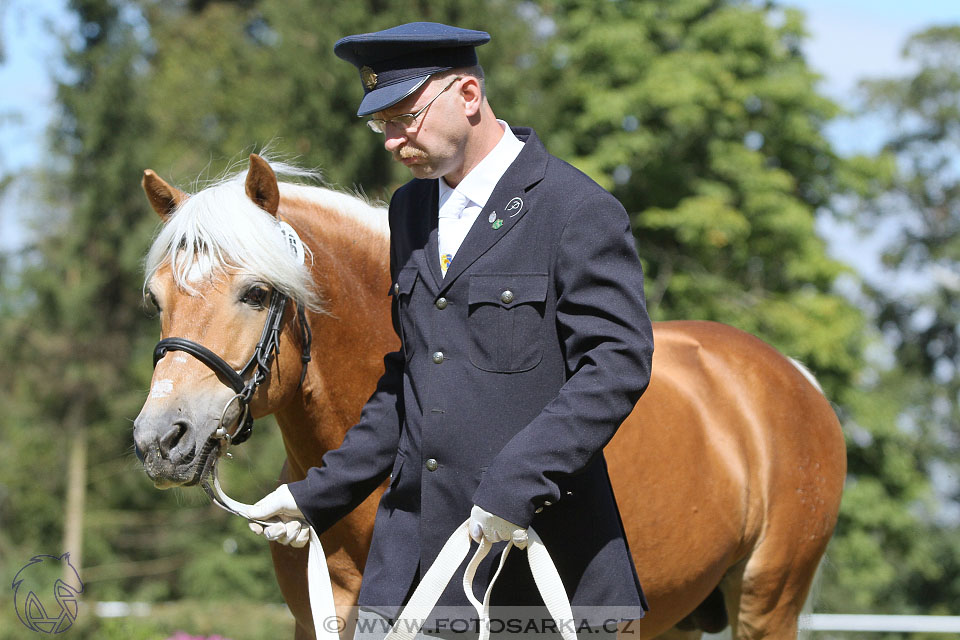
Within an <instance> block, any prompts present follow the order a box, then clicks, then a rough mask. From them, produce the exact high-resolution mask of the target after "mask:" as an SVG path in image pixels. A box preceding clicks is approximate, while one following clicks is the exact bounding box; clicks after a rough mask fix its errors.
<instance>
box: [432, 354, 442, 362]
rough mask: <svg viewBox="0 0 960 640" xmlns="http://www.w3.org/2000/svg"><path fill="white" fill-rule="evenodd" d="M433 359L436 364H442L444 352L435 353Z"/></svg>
mask: <svg viewBox="0 0 960 640" xmlns="http://www.w3.org/2000/svg"><path fill="white" fill-rule="evenodd" d="M431 357H432V358H433V361H434V362H435V363H437V364H440V363H441V362H443V351H435V352H434V354H433V356H431Z"/></svg>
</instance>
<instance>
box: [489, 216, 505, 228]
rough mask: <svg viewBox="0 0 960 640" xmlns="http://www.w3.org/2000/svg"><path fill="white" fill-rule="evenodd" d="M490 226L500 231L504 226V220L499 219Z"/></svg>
mask: <svg viewBox="0 0 960 640" xmlns="http://www.w3.org/2000/svg"><path fill="white" fill-rule="evenodd" d="M490 226H491V227H493V228H494V229H499V228H500V227H502V226H503V220H502V219H500V218H497V219H496V220H494V221H493V224H491V225H490Z"/></svg>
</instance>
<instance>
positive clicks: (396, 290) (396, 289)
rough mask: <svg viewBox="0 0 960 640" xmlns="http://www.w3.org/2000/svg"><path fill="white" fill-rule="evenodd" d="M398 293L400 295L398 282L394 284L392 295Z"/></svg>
mask: <svg viewBox="0 0 960 640" xmlns="http://www.w3.org/2000/svg"><path fill="white" fill-rule="evenodd" d="M398 293H400V283H399V282H397V283H396V284H394V285H393V295H397V294H398Z"/></svg>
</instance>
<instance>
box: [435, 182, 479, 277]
mask: <svg viewBox="0 0 960 640" xmlns="http://www.w3.org/2000/svg"><path fill="white" fill-rule="evenodd" d="M481 208H482V207H481V206H480V205H478V204H477V203H475V202H473V201H471V200H470V198H468V197H467V196H465V195H463V194H462V193H460V192H459V191H457V190H456V189H454V190H453V191H450V192H449V193H448V194H447V199H446V201H445V202H443V203H442V204H441V205H440V212H439V216H440V219H439V221H438V226H437V242H438V244H439V247H440V271H442V272H443V274H444V275H446V274H447V267H448V266H450V261H451V260H453V256H455V255H457V249H459V248H460V245H461V244H463V239H464V238H466V237H467V233H469V232H470V227H472V226H473V223H474V221H475V220H476V219H477V215H479V213H480V209H481Z"/></svg>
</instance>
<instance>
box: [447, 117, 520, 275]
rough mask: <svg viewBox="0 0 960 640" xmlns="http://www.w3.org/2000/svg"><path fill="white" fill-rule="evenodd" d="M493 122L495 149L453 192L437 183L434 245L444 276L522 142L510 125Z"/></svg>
mask: <svg viewBox="0 0 960 640" xmlns="http://www.w3.org/2000/svg"><path fill="white" fill-rule="evenodd" d="M497 122H498V123H499V124H500V126H501V127H502V128H503V137H501V138H500V141H499V142H498V143H497V146H495V147H494V148H493V149H492V150H491V151H490V153H488V154H487V155H486V156H484V158H483V160H481V161H480V162H479V164H477V166H475V167H474V168H473V169H472V170H471V171H470V173H468V174H467V175H466V176H464V178H463V180H461V181H460V184H458V185H457V187H456V188H455V189H454V188H452V187H451V186H450V185H448V184H447V181H446V180H444V179H443V178H440V180H439V182H440V190H439V192H438V193H439V201H438V204H439V216H440V219H439V221H438V227H437V242H438V246H439V249H440V270H441V271H442V272H443V274H444V275H446V273H447V266H448V265H449V264H450V262H451V261H452V260H453V257H454V256H455V255H457V251H458V250H459V249H460V245H461V244H463V239H464V238H466V237H467V233H469V231H470V227H472V226H473V223H474V222H475V221H476V220H477V216H479V215H480V211H481V210H482V209H483V207H484V206H486V204H487V200H488V199H489V198H490V194H492V193H493V189H494V187H496V186H497V183H498V182H500V178H502V177H503V174H504V173H506V171H507V168H508V167H509V166H510V165H511V164H512V163H513V161H514V160H516V159H517V156H518V155H520V151H521V150H522V149H523V143H522V142H520V141H519V140H518V139H517V136H515V135H513V131H511V130H510V126H509V125H507V123H506V122H504V121H503V120H497Z"/></svg>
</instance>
